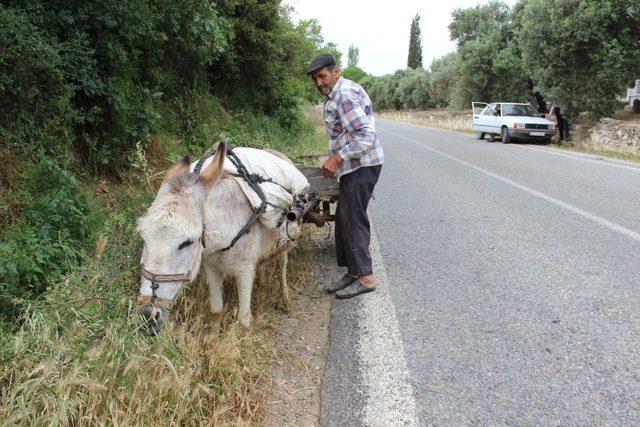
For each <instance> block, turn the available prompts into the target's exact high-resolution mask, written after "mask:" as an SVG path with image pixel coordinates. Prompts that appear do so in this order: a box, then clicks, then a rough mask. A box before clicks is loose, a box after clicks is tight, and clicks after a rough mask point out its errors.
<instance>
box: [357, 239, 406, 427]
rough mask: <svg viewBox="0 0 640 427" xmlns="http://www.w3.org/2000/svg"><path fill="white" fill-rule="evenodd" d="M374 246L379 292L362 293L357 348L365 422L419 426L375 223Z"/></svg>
mask: <svg viewBox="0 0 640 427" xmlns="http://www.w3.org/2000/svg"><path fill="white" fill-rule="evenodd" d="M370 250H371V259H372V261H373V270H374V272H375V274H376V277H377V279H378V285H377V286H378V287H377V289H376V291H375V292H372V293H370V294H367V295H364V296H361V297H358V298H360V300H359V301H358V302H359V307H360V309H361V312H360V316H359V318H360V319H361V322H362V323H361V325H362V326H363V327H362V332H361V333H360V336H359V338H358V347H357V352H358V358H359V360H360V363H359V366H360V367H361V375H362V378H363V383H364V387H365V398H366V406H365V408H364V420H363V424H364V425H366V426H417V425H418V418H417V415H416V414H417V411H416V408H417V406H416V401H415V397H414V392H413V387H412V386H411V382H410V380H409V378H410V376H409V369H408V368H407V361H406V359H405V357H404V346H403V344H402V338H401V336H400V328H399V326H398V319H397V318H396V310H395V306H394V304H393V300H392V299H391V297H390V296H389V291H388V289H389V282H388V280H387V273H386V270H385V268H384V264H383V262H382V257H381V255H380V248H379V246H378V240H377V238H376V235H375V232H374V231H373V227H372V229H371V247H370Z"/></svg>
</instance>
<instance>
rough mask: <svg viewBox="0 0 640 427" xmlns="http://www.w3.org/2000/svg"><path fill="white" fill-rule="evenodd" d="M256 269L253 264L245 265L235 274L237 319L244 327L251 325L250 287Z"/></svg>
mask: <svg viewBox="0 0 640 427" xmlns="http://www.w3.org/2000/svg"><path fill="white" fill-rule="evenodd" d="M255 275H256V270H255V267H254V266H252V265H251V266H249V265H247V266H246V268H243V269H241V270H240V271H238V273H237V274H236V285H237V286H238V306H239V308H238V320H239V321H240V324H241V325H242V326H244V327H245V328H248V327H249V326H250V325H251V288H252V287H253V279H254V278H255Z"/></svg>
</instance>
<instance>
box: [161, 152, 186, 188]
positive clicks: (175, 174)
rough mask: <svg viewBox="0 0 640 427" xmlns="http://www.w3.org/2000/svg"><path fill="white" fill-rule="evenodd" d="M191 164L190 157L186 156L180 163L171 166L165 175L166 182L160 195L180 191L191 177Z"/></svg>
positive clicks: (164, 181) (163, 183) (163, 182)
mask: <svg viewBox="0 0 640 427" xmlns="http://www.w3.org/2000/svg"><path fill="white" fill-rule="evenodd" d="M190 164H191V162H190V160H189V156H184V157H183V158H182V159H181V160H180V161H179V162H178V163H176V164H175V165H173V166H171V167H170V168H169V170H167V172H166V173H165V174H164V180H163V181H162V185H161V186H160V190H159V191H158V194H160V193H166V192H169V191H173V192H175V191H180V189H181V188H182V187H183V186H184V185H185V183H186V181H187V178H188V176H189V165H190Z"/></svg>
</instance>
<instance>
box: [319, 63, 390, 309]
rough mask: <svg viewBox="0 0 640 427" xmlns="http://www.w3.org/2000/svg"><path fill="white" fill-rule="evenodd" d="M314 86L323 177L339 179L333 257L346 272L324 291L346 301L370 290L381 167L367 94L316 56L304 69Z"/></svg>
mask: <svg viewBox="0 0 640 427" xmlns="http://www.w3.org/2000/svg"><path fill="white" fill-rule="evenodd" d="M307 75H310V76H311V78H312V79H313V82H314V84H315V85H316V87H317V88H318V90H319V91H320V93H322V94H323V95H325V96H326V97H327V100H326V101H325V103H324V125H325V130H326V131H327V137H328V141H329V155H330V157H329V159H328V160H327V161H325V162H324V164H323V165H322V171H323V172H324V175H325V176H326V177H335V178H337V179H338V180H340V196H339V197H338V206H337V209H336V257H337V261H338V266H340V267H347V273H346V274H345V275H344V277H342V279H340V280H339V281H338V282H337V283H334V284H331V285H329V286H327V287H326V290H327V291H328V292H335V293H336V297H337V298H341V299H344V298H352V297H354V296H356V295H360V294H363V293H366V292H372V291H374V290H375V289H376V278H375V276H374V275H373V269H372V263H371V254H370V253H369V241H370V225H369V217H368V215H367V207H368V205H369V199H371V195H372V194H373V189H374V187H375V185H376V183H377V182H378V177H379V176H380V171H381V169H382V163H383V152H382V146H381V145H380V142H379V141H378V136H377V134H376V130H375V119H374V117H373V108H372V106H371V100H370V99H369V95H367V93H366V92H365V90H364V89H363V88H362V86H360V85H359V84H357V83H355V82H352V81H351V80H348V79H345V78H344V77H342V76H341V75H340V68H339V67H338V65H337V64H336V61H335V59H334V58H333V55H331V54H324V55H320V56H318V57H316V58H314V59H313V61H311V63H310V64H309V68H308V69H307Z"/></svg>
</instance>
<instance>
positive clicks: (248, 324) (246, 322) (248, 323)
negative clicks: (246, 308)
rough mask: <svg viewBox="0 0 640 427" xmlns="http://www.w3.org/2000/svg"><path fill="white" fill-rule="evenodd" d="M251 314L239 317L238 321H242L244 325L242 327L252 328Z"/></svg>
mask: <svg viewBox="0 0 640 427" xmlns="http://www.w3.org/2000/svg"><path fill="white" fill-rule="evenodd" d="M251 320H252V318H251V316H247V317H245V318H241V319H238V321H239V322H240V326H241V327H242V329H249V328H251Z"/></svg>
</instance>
